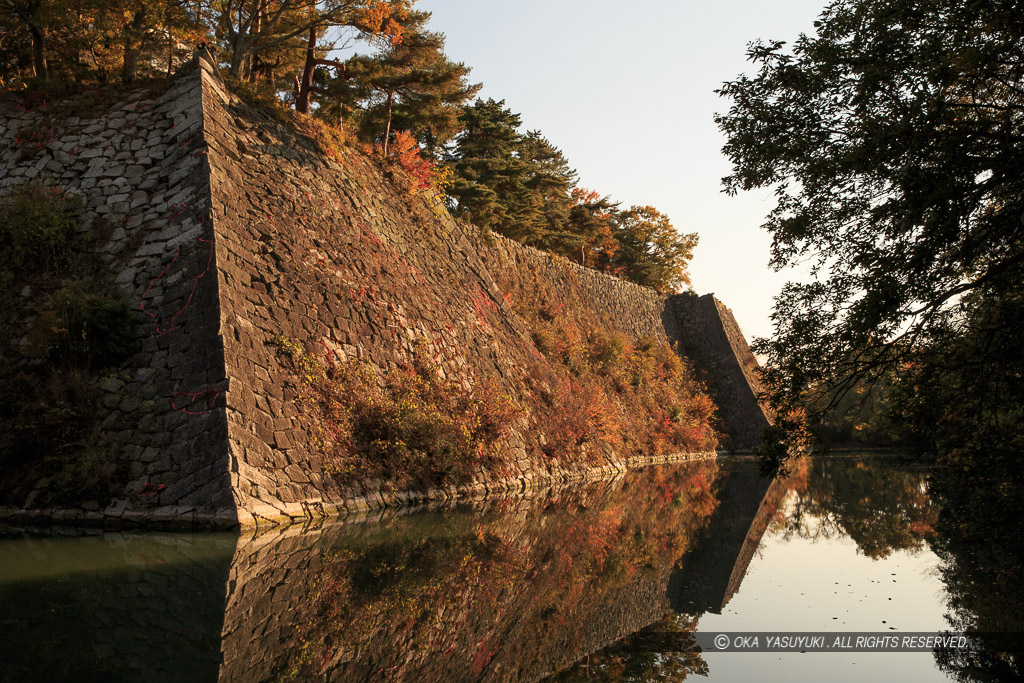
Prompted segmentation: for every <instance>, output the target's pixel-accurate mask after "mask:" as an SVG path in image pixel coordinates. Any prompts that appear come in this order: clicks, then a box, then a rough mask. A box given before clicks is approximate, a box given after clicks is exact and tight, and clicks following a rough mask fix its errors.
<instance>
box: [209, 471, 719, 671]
mask: <svg viewBox="0 0 1024 683" xmlns="http://www.w3.org/2000/svg"><path fill="white" fill-rule="evenodd" d="M716 477H717V465H716V464H715V463H713V462H709V463H699V464H694V465H688V466H685V467H677V468H657V469H651V470H646V471H644V472H642V473H640V474H637V475H634V476H632V477H630V478H628V479H627V480H622V479H620V480H616V481H612V482H602V483H599V484H596V485H592V486H589V487H586V488H583V489H575V490H568V491H546V492H539V493H537V494H536V495H534V496H533V497H531V498H518V499H513V498H506V499H499V500H494V501H489V502H487V503H483V504H481V505H483V506H485V507H486V508H487V510H486V512H485V513H484V514H483V515H482V516H472V515H439V514H426V515H412V516H390V517H387V518H385V519H382V520H380V521H378V522H377V523H375V524H361V525H360V524H356V525H350V524H346V525H343V526H340V527H335V528H331V529H328V530H325V531H307V532H302V531H301V530H295V529H288V530H285V531H283V532H281V533H278V534H273V533H271V534H268V535H264V536H259V537H255V538H253V539H250V540H249V541H246V542H243V543H240V544H239V547H238V550H237V552H236V554H235V558H234V559H233V561H232V567H231V571H230V581H229V585H230V587H231V592H230V594H229V597H228V604H227V612H226V615H225V619H224V640H223V643H222V651H223V653H224V663H223V668H222V670H221V677H222V678H223V679H224V680H264V679H267V678H273V677H275V676H290V675H294V676H297V677H298V678H300V679H309V678H330V679H332V680H363V679H369V678H375V679H377V678H385V679H392V680H398V679H412V680H419V679H422V680H467V679H484V680H533V679H536V678H538V677H540V676H542V675H544V674H547V673H551V672H554V671H557V670H559V669H561V668H564V667H565V666H568V665H569V664H571V663H572V662H574V661H575V660H577V659H578V658H579V657H581V656H582V655H585V654H586V653H587V652H590V651H593V650H596V649H599V648H600V647H603V646H604V645H607V644H608V643H610V642H614V641H615V640H616V639H618V638H620V637H622V636H625V635H627V634H629V633H632V632H634V631H636V630H638V629H640V628H642V627H644V626H646V625H648V624H650V623H652V622H654V621H657V620H659V619H660V618H662V617H663V616H664V615H665V614H667V613H668V612H669V611H670V609H671V608H670V605H669V603H668V598H667V595H666V589H665V586H666V584H667V582H668V577H669V575H670V573H671V571H672V568H673V566H674V563H675V561H676V560H677V559H678V558H679V557H680V556H681V555H682V554H683V553H685V551H686V550H687V549H688V548H689V547H690V544H691V542H692V539H694V538H695V537H696V536H697V535H698V534H699V532H700V531H701V529H702V528H703V526H704V525H705V524H706V523H707V521H708V519H709V518H710V516H711V514H712V513H713V511H714V510H715V507H716V504H717V502H716V500H715V498H714V496H713V494H712V492H711V486H712V484H713V483H714V480H715V478H716Z"/></svg>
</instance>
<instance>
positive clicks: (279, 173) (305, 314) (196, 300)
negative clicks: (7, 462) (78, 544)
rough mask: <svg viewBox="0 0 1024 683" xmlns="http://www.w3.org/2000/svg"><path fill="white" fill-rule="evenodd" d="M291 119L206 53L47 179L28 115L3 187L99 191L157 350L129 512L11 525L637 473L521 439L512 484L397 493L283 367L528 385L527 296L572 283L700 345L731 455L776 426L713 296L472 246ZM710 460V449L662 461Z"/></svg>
mask: <svg viewBox="0 0 1024 683" xmlns="http://www.w3.org/2000/svg"><path fill="white" fill-rule="evenodd" d="M279 115H280V114H279V113H278V115H275V113H274V112H273V111H271V110H264V109H261V108H260V107H259V106H255V105H252V104H249V103H246V102H243V101H242V100H240V99H239V98H238V97H236V96H235V95H233V94H231V93H230V92H229V91H228V90H227V89H226V88H225V86H224V84H223V82H222V81H221V79H220V77H219V75H218V74H217V68H216V67H215V66H214V65H213V64H212V63H211V62H210V61H209V60H206V59H199V58H197V59H196V60H195V61H194V62H193V64H192V65H190V66H189V67H187V68H185V69H184V70H183V71H182V73H180V74H179V75H178V76H177V77H176V79H175V80H174V81H172V83H171V86H170V89H169V90H168V91H167V92H166V93H164V94H163V95H160V96H149V97H148V99H147V96H146V95H137V96H136V95H133V96H130V97H128V98H127V99H126V100H124V101H123V102H120V103H118V104H116V105H115V106H114V107H113V108H112V109H111V110H110V111H109V112H103V113H102V114H100V113H98V114H96V116H95V118H92V119H79V118H74V117H71V118H67V119H65V120H64V121H62V122H61V126H62V130H61V132H60V134H59V136H57V137H55V139H54V140H52V141H50V142H49V143H47V146H46V148H45V151H44V152H43V154H42V155H41V156H38V160H36V158H35V157H31V159H32V161H31V164H29V163H27V161H26V152H25V150H23V149H19V148H18V144H17V140H18V137H17V134H16V133H17V130H18V129H19V127H21V128H25V127H28V126H30V125H32V126H37V124H38V123H39V122H38V121H36V120H35V119H34V118H33V117H34V116H36V114H34V113H32V112H29V113H26V114H24V115H21V114H15V113H10V116H11V117H12V118H11V120H12V122H13V123H12V125H11V126H10V127H9V128H10V130H12V131H14V133H10V132H8V133H7V134H6V136H5V137H4V141H5V144H6V145H7V147H6V149H5V150H4V151H3V152H2V154H0V159H3V160H4V161H3V162H0V168H5V169H6V171H5V173H6V175H3V176H0V186H9V185H11V184H13V183H17V182H23V181H24V179H25V178H27V177H29V176H30V175H32V174H34V175H38V174H40V173H43V172H49V173H52V174H53V178H52V180H53V182H55V183H57V184H60V185H62V186H63V187H65V188H67V189H68V190H69V191H72V192H76V193H79V194H81V195H82V196H84V197H85V198H86V199H87V202H88V211H87V212H86V214H85V216H84V218H83V224H82V229H83V230H89V229H94V226H95V224H96V223H97V221H104V222H106V223H109V224H110V225H112V226H114V229H113V232H112V235H111V240H110V244H109V246H108V248H107V249H106V250H105V251H106V253H107V254H108V255H107V256H104V258H107V259H108V260H109V262H110V265H111V269H110V270H111V273H112V277H113V278H114V280H115V282H116V283H117V285H118V286H119V287H120V289H121V291H122V292H123V293H124V294H125V295H126V296H127V297H129V298H130V300H131V301H132V302H133V304H135V303H137V304H138V312H137V314H136V315H137V317H138V320H139V327H138V335H139V338H140V341H141V343H142V345H143V351H142V352H141V353H140V354H139V355H138V357H136V358H134V359H132V362H131V363H129V368H128V369H126V370H124V371H123V372H121V373H119V374H118V375H116V376H111V377H110V378H108V380H107V381H106V382H105V383H104V387H105V389H107V392H108V397H107V400H106V401H105V405H107V408H108V414H107V417H106V421H105V425H106V426H108V427H109V432H108V437H107V441H108V444H107V447H109V448H112V449H123V452H124V453H125V454H126V456H127V457H128V459H129V460H130V461H131V463H132V465H131V466H132V468H133V475H134V479H133V481H132V483H131V484H130V485H129V486H128V487H127V488H126V489H125V497H124V499H123V500H121V501H119V502H118V503H116V504H115V505H113V506H111V507H110V508H109V509H107V510H98V509H93V510H75V511H53V510H36V511H31V512H26V511H24V510H21V511H6V514H7V515H8V516H10V515H11V514H15V515H16V516H20V517H21V518H22V519H29V518H36V519H46V518H50V517H53V516H61V515H62V516H64V517H70V518H72V519H74V520H78V521H83V522H90V523H100V522H103V523H111V524H112V523H116V522H117V520H133V521H141V522H148V523H153V522H162V523H166V524H179V525H188V524H190V523H193V522H196V523H202V524H207V525H209V524H220V525H234V524H242V525H248V524H253V523H262V522H266V523H276V522H277V521H279V520H288V519H306V518H311V517H316V516H320V515H327V514H333V513H346V512H351V511H353V510H361V509H366V508H375V507H381V506H384V505H393V504H401V503H404V502H410V501H413V500H422V499H425V498H429V499H447V498H454V497H456V496H459V495H463V496H465V495H482V494H485V493H487V492H489V491H493V490H522V489H524V488H528V487H529V486H532V485H538V484H540V483H543V482H546V481H567V480H579V479H588V478H595V477H601V476H606V475H607V474H609V473H613V472H618V471H622V470H624V469H625V468H627V467H629V466H631V464H632V463H630V462H627V461H626V459H625V458H624V457H622V456H620V455H618V454H616V453H615V451H614V449H613V448H610V447H609V448H605V449H603V450H602V451H601V453H600V454H598V455H596V456H595V461H594V462H592V463H591V464H588V465H561V464H558V463H555V464H551V463H548V462H540V461H538V460H536V459H535V458H534V457H532V456H531V455H530V454H531V453H534V452H536V450H537V449H536V448H531V447H530V444H531V441H530V440H531V439H536V436H535V435H533V434H531V433H530V430H529V429H528V428H527V425H526V424H525V423H523V424H519V425H515V428H514V429H513V433H512V435H511V437H510V440H511V449H512V453H513V456H512V462H511V464H510V466H509V468H508V471H506V472H504V473H503V474H502V475H500V476H498V475H495V474H493V473H490V472H488V471H486V470H485V469H484V468H483V467H482V466H481V468H480V471H479V472H478V474H477V475H476V476H475V478H474V481H473V482H472V483H471V484H469V485H467V486H464V487H460V488H459V489H456V488H455V487H449V488H448V489H446V490H432V491H419V492H402V493H394V492H388V491H387V490H385V487H384V486H383V484H382V482H379V481H378V482H363V483H361V484H349V485H339V484H338V482H337V481H336V480H335V479H334V478H333V477H331V476H330V475H328V474H326V473H325V471H324V463H323V462H322V461H321V458H320V455H319V452H318V449H317V447H316V446H315V445H314V443H313V433H314V425H313V424H311V422H310V418H309V416H307V415H305V414H303V412H302V411H301V410H300V405H299V403H298V402H296V401H295V398H296V393H295V390H294V389H292V388H290V387H289V386H288V381H287V380H288V378H287V376H286V373H285V372H284V370H283V369H282V367H281V365H280V363H279V362H278V353H279V351H278V345H279V343H280V341H281V340H285V339H287V340H290V341H292V342H296V343H299V344H301V345H303V346H304V347H306V348H308V349H316V350H317V352H318V353H322V354H329V355H333V356H334V357H336V358H339V359H351V358H359V359H364V360H366V361H368V362H369V363H370V364H371V366H372V367H373V368H375V369H376V371H377V372H379V373H383V372H386V371H388V370H392V369H394V368H396V367H398V366H400V365H402V364H406V363H408V362H409V361H410V360H411V359H412V357H413V353H414V347H415V345H416V343H417V340H425V343H426V349H427V351H428V352H429V353H431V354H433V355H434V356H435V357H436V358H437V360H438V362H439V363H440V364H441V367H442V373H443V374H444V376H446V377H451V378H455V379H457V380H458V381H460V382H462V383H463V384H464V385H466V386H468V385H469V384H470V383H472V382H473V381H475V380H477V379H479V378H483V377H486V378H492V379H494V380H495V381H497V382H498V383H499V384H500V385H502V386H504V387H505V388H507V389H508V390H509V391H518V390H519V388H521V387H522V385H523V384H524V376H525V374H526V373H527V372H528V371H529V370H530V368H531V364H532V366H536V361H535V360H534V359H536V358H537V357H538V352H537V349H536V347H535V346H534V345H533V341H532V339H531V337H530V335H529V331H528V330H527V329H526V327H525V325H524V324H523V322H522V320H520V319H519V317H518V316H517V315H516V313H515V311H514V310H513V309H512V307H511V306H510V305H509V300H510V295H511V294H512V293H513V292H515V291H527V290H528V289H529V288H531V287H534V286H544V287H548V288H553V289H554V290H556V291H557V292H558V294H559V297H560V298H561V299H562V300H564V302H565V305H566V310H567V311H568V314H570V315H573V316H577V317H578V318H598V319H600V320H602V321H603V322H604V323H605V324H606V325H607V326H610V327H611V328H613V329H617V330H619V331H620V332H622V333H623V334H626V335H628V336H630V337H632V338H633V339H640V338H644V337H648V338H652V339H655V340H659V341H667V342H681V344H680V345H681V347H682V348H683V349H686V350H688V351H687V353H688V354H690V355H692V358H693V359H694V360H695V362H696V363H697V365H698V366H700V367H702V368H703V369H704V370H705V372H706V374H707V376H708V378H709V383H710V388H711V390H712V392H713V394H714V396H715V398H716V400H717V402H718V404H719V405H720V406H721V412H720V415H721V418H722V424H723V426H724V431H725V432H727V433H728V434H729V435H730V436H731V441H730V442H729V443H730V445H731V446H734V447H735V446H746V445H749V444H750V443H752V442H753V435H754V434H755V433H756V432H759V431H760V425H761V424H762V423H763V421H764V416H763V413H761V411H760V408H759V407H758V406H757V404H756V401H754V398H753V393H752V389H751V386H752V385H751V380H752V377H753V376H752V375H751V374H750V373H749V372H747V373H746V374H744V372H745V370H749V367H748V365H749V363H748V360H752V356H751V357H749V359H748V358H747V357H748V356H749V350H747V349H746V344H745V342H744V341H743V339H742V335H741V334H740V333H739V330H738V327H736V326H735V322H734V321H732V322H731V323H730V322H728V321H731V314H728V312H727V309H724V307H721V306H720V304H718V303H717V302H715V300H714V299H713V298H711V297H701V298H699V299H696V298H695V301H696V302H701V303H700V305H688V304H687V303H686V302H688V301H689V298H686V297H682V298H681V297H666V296H664V295H661V294H659V293H657V292H654V291H652V290H649V289H646V288H643V287H640V286H637V285H635V284H632V283H629V282H626V281H623V280H620V279H617V278H614V277H611V276H608V275H605V274H603V273H598V272H595V271H592V270H589V269H586V268H582V267H580V266H578V265H575V264H572V263H570V262H568V261H566V260H565V259H561V258H557V257H552V256H550V255H547V254H544V253H541V252H539V251H536V250H533V249H530V248H528V247H524V246H521V245H519V244H516V243H514V242H510V241H508V240H504V239H501V238H498V237H495V238H493V240H485V239H483V238H481V237H480V236H479V235H475V234H467V233H466V232H465V231H464V229H463V228H462V227H461V226H460V225H458V224H456V223H455V222H454V221H452V219H451V218H450V217H449V216H448V215H447V213H446V212H444V211H443V209H438V208H437V207H436V205H435V204H436V200H434V201H433V202H432V201H431V199H432V198H431V197H430V196H421V195H417V194H414V193H410V191H409V189H408V183H407V182H406V181H405V180H404V179H402V178H394V177H392V176H391V175H390V174H389V173H388V172H386V171H383V170H382V169H381V168H380V167H379V165H377V164H376V163H374V162H373V161H372V160H371V159H370V158H368V157H367V156H366V155H364V154H362V153H360V152H358V151H356V150H353V149H350V148H347V147H341V148H332V147H331V146H330V145H329V144H326V145H325V144H323V143H322V142H320V143H318V142H317V141H315V139H314V137H315V136H313V135H311V134H310V132H311V131H306V132H300V131H298V130H296V128H295V126H294V125H292V124H290V123H288V124H285V123H283V122H282V121H281V120H279V118H277V116H279ZM37 155H38V154H37ZM47 155H49V156H47ZM709 302H710V303H709ZM737 354H740V355H741V358H740V360H737ZM743 354H746V355H743ZM758 416H760V417H758ZM759 420H760V421H759ZM697 455H708V454H686V453H683V454H677V455H675V456H667V457H661V458H659V460H672V459H688V458H691V457H694V456H697ZM644 461H645V462H650V461H653V459H651V458H645V459H644ZM96 507H98V506H96Z"/></svg>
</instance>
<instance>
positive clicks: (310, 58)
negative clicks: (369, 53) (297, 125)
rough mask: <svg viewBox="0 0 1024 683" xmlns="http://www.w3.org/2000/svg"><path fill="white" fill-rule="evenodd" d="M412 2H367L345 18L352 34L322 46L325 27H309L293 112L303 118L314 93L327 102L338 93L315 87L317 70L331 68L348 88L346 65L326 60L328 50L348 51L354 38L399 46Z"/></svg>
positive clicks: (406, 0) (324, 87)
mask: <svg viewBox="0 0 1024 683" xmlns="http://www.w3.org/2000/svg"><path fill="white" fill-rule="evenodd" d="M413 1H414V0H390V1H389V2H384V0H370V2H368V3H366V5H365V6H363V7H361V8H357V9H355V10H354V11H353V12H352V14H351V16H350V17H348V19H347V22H348V26H347V28H349V29H352V31H351V33H350V34H348V35H344V34H341V35H339V37H338V40H335V41H330V42H329V43H328V44H326V45H321V44H320V42H319V38H320V35H321V34H322V33H323V30H324V28H325V27H324V26H321V25H320V24H316V23H314V24H310V26H309V31H308V34H307V40H306V59H305V62H304V64H303V66H302V72H301V73H300V75H299V76H298V78H297V81H296V88H295V110H296V111H298V112H301V113H303V114H305V113H307V112H308V111H309V102H310V97H311V96H312V95H313V93H314V92H316V93H318V94H320V95H323V96H325V98H326V99H330V98H331V97H332V96H333V95H335V94H336V93H337V92H338V90H337V89H328V88H327V86H326V84H325V85H324V86H321V87H315V86H314V84H313V81H314V78H315V76H316V70H317V68H318V67H327V66H331V67H334V68H335V70H336V71H337V74H338V75H337V76H336V79H335V80H339V81H343V82H345V83H344V84H345V85H346V86H347V85H348V83H347V81H348V80H349V78H350V76H349V74H348V73H346V65H345V64H342V63H340V62H338V61H336V60H333V59H327V58H326V55H327V54H328V53H329V52H330V51H331V50H336V49H345V48H347V47H351V46H352V43H353V42H354V40H355V39H356V38H361V39H364V40H371V41H372V40H374V39H376V40H379V41H381V42H383V43H385V44H386V43H390V44H391V45H397V44H399V43H401V42H402V36H403V34H404V33H405V29H406V27H405V22H407V21H408V20H409V16H410V14H409V6H410V5H411V4H412V2H413ZM352 33H354V35H352ZM339 41H340V44H339ZM346 91H347V88H346Z"/></svg>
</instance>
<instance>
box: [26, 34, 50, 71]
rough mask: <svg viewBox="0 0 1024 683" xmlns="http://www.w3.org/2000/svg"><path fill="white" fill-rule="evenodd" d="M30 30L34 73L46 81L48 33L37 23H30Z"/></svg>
mask: <svg viewBox="0 0 1024 683" xmlns="http://www.w3.org/2000/svg"><path fill="white" fill-rule="evenodd" d="M28 32H29V34H31V36H32V75H33V76H34V77H35V78H37V79H39V80H41V81H45V80H46V77H47V74H48V69H47V65H46V49H45V48H46V45H45V41H46V35H45V34H44V33H43V31H42V29H40V28H39V27H38V26H36V25H35V24H29V25H28Z"/></svg>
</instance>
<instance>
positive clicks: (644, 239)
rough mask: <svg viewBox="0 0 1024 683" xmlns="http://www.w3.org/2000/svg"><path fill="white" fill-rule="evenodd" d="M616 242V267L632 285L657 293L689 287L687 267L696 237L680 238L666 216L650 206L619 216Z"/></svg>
mask: <svg viewBox="0 0 1024 683" xmlns="http://www.w3.org/2000/svg"><path fill="white" fill-rule="evenodd" d="M616 222H617V225H616V227H615V233H614V234H615V239H616V240H617V241H618V243H619V245H620V248H619V250H618V251H617V252H616V253H615V257H614V263H615V266H616V267H617V268H619V269H621V271H622V273H623V274H624V275H625V276H626V277H627V278H628V279H630V280H632V281H633V282H637V283H639V284H641V285H644V286H646V287H653V288H654V289H657V290H659V291H675V290H677V289H678V288H679V287H682V286H683V285H689V284H690V274H689V273H688V272H687V264H688V263H689V261H690V259H692V258H693V250H694V248H695V247H696V246H697V233H690V234H680V233H678V232H676V230H675V228H673V227H672V223H670V222H669V219H668V216H666V215H664V214H663V213H661V212H660V211H658V210H657V209H655V208H654V207H653V206H633V207H630V209H629V210H628V211H624V212H622V213H620V214H619V216H618V220H617V221H616Z"/></svg>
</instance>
